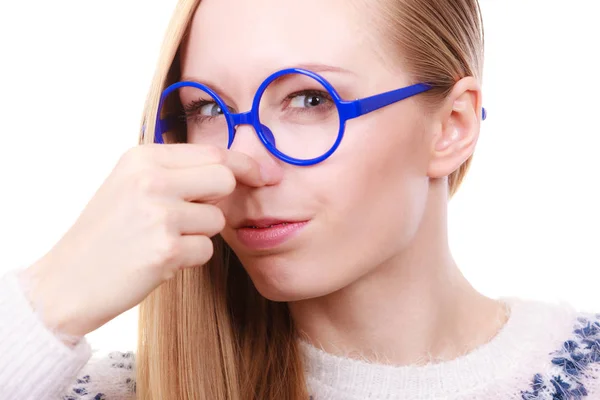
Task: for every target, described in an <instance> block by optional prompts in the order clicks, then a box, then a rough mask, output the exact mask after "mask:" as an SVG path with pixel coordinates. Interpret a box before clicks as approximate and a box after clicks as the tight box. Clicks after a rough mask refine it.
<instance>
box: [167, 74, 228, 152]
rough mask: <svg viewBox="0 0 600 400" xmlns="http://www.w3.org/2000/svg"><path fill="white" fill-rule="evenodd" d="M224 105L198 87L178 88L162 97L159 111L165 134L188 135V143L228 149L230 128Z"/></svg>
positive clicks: (186, 138) (186, 136)
mask: <svg viewBox="0 0 600 400" xmlns="http://www.w3.org/2000/svg"><path fill="white" fill-rule="evenodd" d="M224 107H226V105H225V104H223V103H222V102H221V101H219V100H218V99H217V98H216V97H213V96H212V95H211V94H210V93H209V92H207V91H205V90H202V89H200V88H198V87H195V86H191V85H188V86H183V87H180V88H179V89H175V90H173V91H172V92H170V93H169V94H168V95H167V96H166V97H164V98H163V106H162V110H161V111H160V115H161V118H162V121H163V122H162V123H161V125H162V128H163V134H167V135H169V134H175V135H177V137H179V135H181V134H182V133H183V134H185V137H184V138H185V140H186V141H187V142H188V143H200V144H208V145H213V146H218V147H222V148H227V145H228V143H229V128H228V125H227V119H226V117H225V114H224V112H225V110H224Z"/></svg>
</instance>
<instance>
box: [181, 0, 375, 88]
mask: <svg viewBox="0 0 600 400" xmlns="http://www.w3.org/2000/svg"><path fill="white" fill-rule="evenodd" d="M365 3H367V2H364V1H362V0H202V1H201V3H200V6H199V7H198V10H197V11H196V13H195V15H194V18H193V21H192V26H191V30H190V35H189V37H188V39H187V45H186V48H185V58H184V63H183V71H182V72H183V75H185V76H191V77H200V78H201V77H203V76H208V77H210V78H211V79H219V78H223V79H226V80H227V79H233V78H234V76H232V75H235V76H237V77H238V78H239V77H240V75H244V74H247V75H249V76H247V77H246V78H247V79H253V78H254V77H256V76H259V75H260V77H261V78H262V79H264V78H265V77H266V76H267V75H268V74H270V73H272V72H274V71H276V70H278V69H281V68H285V67H293V66H296V65H299V64H310V63H319V64H328V65H332V66H336V67H342V68H346V69H350V70H352V71H355V72H357V71H360V70H361V68H363V69H364V68H366V67H368V65H369V64H370V63H372V62H373V60H374V58H376V57H377V47H378V46H377V45H376V44H377V39H376V34H375V29H373V28H372V21H373V19H374V18H373V16H374V12H375V11H373V9H374V8H375V7H374V6H373V3H374V2H370V3H371V6H367V5H366V4H365Z"/></svg>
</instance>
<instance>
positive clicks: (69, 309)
mask: <svg viewBox="0 0 600 400" xmlns="http://www.w3.org/2000/svg"><path fill="white" fill-rule="evenodd" d="M236 182H239V183H242V184H244V185H248V186H254V187H259V186H262V185H264V184H265V181H264V179H263V178H262V177H261V172H260V167H259V165H258V163H257V162H256V161H254V160H253V159H252V158H250V157H249V156H247V155H245V154H243V153H238V152H234V151H230V150H224V149H218V148H215V147H207V146H202V145H198V144H160V145H159V144H149V145H142V146H138V147H135V148H133V149H131V150H130V151H128V152H127V153H126V154H125V155H124V156H123V157H122V158H121V159H120V160H119V162H118V163H117V165H116V167H115V168H114V170H113V171H112V172H111V174H110V175H109V177H108V178H107V179H106V181H105V182H104V183H103V184H102V186H101V187H100V189H99V190H98V191H97V192H96V194H95V195H94V197H93V198H92V200H91V201H90V202H89V203H88V204H87V205H86V207H85V209H84V210H83V212H82V214H81V215H80V217H79V219H78V220H77V221H76V223H75V224H74V225H73V226H72V227H71V229H70V230H69V231H68V232H67V233H66V234H65V236H64V237H63V238H62V239H61V240H60V241H59V242H58V243H57V244H56V246H54V248H52V249H51V250H50V251H49V252H48V253H47V254H46V255H45V256H44V257H42V258H41V259H40V260H39V261H37V262H36V263H35V264H34V265H32V266H31V267H29V268H28V269H26V270H25V271H23V279H25V280H26V281H27V282H28V286H29V288H30V290H29V293H28V297H29V299H30V301H31V303H32V305H33V307H34V308H36V310H37V311H38V312H39V313H40V314H41V316H42V319H43V321H44V322H45V323H46V325H47V326H48V327H50V328H51V329H53V330H56V331H58V332H61V333H64V334H66V335H75V336H83V335H85V334H87V333H89V332H92V331H94V330H95V329H97V328H99V327H100V326H102V325H103V324H105V323H106V322H108V321H110V320H111V319H113V318H115V317H116V316H118V315H120V314H121V313H123V312H125V311H127V310H129V309H130V308H132V307H134V306H136V305H137V304H139V303H140V302H141V301H142V300H143V299H144V298H145V297H146V296H147V295H148V294H149V293H150V292H152V290H154V289H155V288H156V287H158V286H159V285H160V284H161V283H163V282H165V281H166V280H168V279H171V278H172V277H173V276H174V275H175V274H176V272H177V271H178V270H180V269H182V268H192V267H199V266H202V265H204V264H205V263H206V262H207V261H208V260H209V259H210V257H211V256H212V254H213V247H212V242H211V240H210V237H211V236H214V235H216V234H218V233H219V232H220V231H221V230H222V229H223V227H224V226H225V218H224V216H223V213H222V212H221V210H220V209H219V208H218V207H217V206H215V203H216V202H217V201H218V200H220V199H222V198H223V197H226V196H227V195H229V194H230V193H231V192H232V191H233V190H234V188H235V186H236Z"/></svg>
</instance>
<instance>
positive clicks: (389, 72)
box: [182, 0, 431, 301]
mask: <svg viewBox="0 0 600 400" xmlns="http://www.w3.org/2000/svg"><path fill="white" fill-rule="evenodd" d="M367 3H368V2H365V1H360V0H327V1H323V0H302V1H285V2H283V3H282V2H281V0H255V1H242V0H203V1H202V2H201V4H200V6H199V8H198V10H197V12H196V15H195V17H194V20H193V24H192V28H191V33H190V36H189V38H188V41H187V45H186V48H185V52H184V57H183V61H182V76H183V77H184V79H188V80H195V81H199V82H203V83H205V84H207V85H208V86H210V87H211V88H213V89H215V90H217V92H218V93H219V94H220V95H221V97H222V98H223V99H225V100H226V102H227V103H228V105H230V106H231V107H232V108H235V110H236V111H237V112H244V111H248V110H250V108H251V106H252V100H253V97H254V94H255V92H256V90H257V88H258V86H259V85H260V84H261V83H262V81H263V80H264V79H265V78H266V77H267V76H268V75H270V74H271V73H273V72H275V71H278V70H280V69H283V68H288V67H304V68H306V69H310V70H312V71H314V72H317V73H319V74H321V75H322V76H323V77H325V78H326V79H327V80H328V81H329V82H330V83H331V84H332V85H333V86H334V87H335V88H336V89H337V91H338V92H339V94H340V95H341V97H342V98H344V99H346V100H353V99H356V98H362V97H367V96H370V95H374V94H378V93H382V92H385V91H388V90H393V89H397V88H400V87H404V86H407V85H409V84H410V83H412V82H409V81H408V77H407V76H406V75H405V74H403V72H402V70H401V69H400V66H399V65H396V62H395V61H393V60H394V57H397V55H396V54H394V55H388V54H390V50H389V49H388V48H385V45H384V43H385V41H384V39H383V37H381V38H380V37H379V34H380V33H379V31H378V30H377V29H375V28H374V26H377V25H378V20H377V14H376V13H377V12H376V11H375V10H374V8H375V7H374V6H373V5H369V4H367ZM390 49H391V47H390ZM308 89H310V88H308ZM428 129H429V128H428V126H427V123H426V119H425V118H424V110H423V109H422V108H421V106H420V105H419V104H418V103H417V102H416V101H415V100H414V99H413V98H409V99H407V100H404V101H401V102H399V103H396V104H393V105H391V106H388V107H385V108H383V109H381V110H378V111H375V112H372V113H370V114H367V115H364V116H362V117H359V118H357V119H353V120H350V121H348V122H347V124H346V131H345V134H344V139H343V140H342V142H341V144H340V146H339V148H338V149H337V151H336V152H335V153H334V154H333V155H332V156H331V157H329V158H328V159H327V160H325V161H324V162H322V163H319V164H316V165H314V166H310V167H300V166H294V165H290V164H286V163H284V162H282V161H280V160H278V159H277V158H275V157H274V156H273V155H271V154H270V153H269V152H268V151H267V149H266V148H264V146H263V145H262V144H261V142H260V141H259V139H258V137H257V135H256V133H255V132H254V130H253V128H252V127H251V126H249V125H242V126H239V127H238V129H237V134H236V137H235V141H234V142H233V145H232V147H231V149H232V150H234V151H238V152H243V153H246V154H248V155H250V156H251V157H252V158H254V159H255V160H256V161H257V162H258V163H259V164H260V165H261V167H262V168H263V169H265V170H267V171H269V172H270V174H271V176H277V179H275V180H272V181H271V184H270V185H267V186H264V187H260V188H250V187H246V186H242V185H238V187H237V188H236V190H235V192H234V193H233V194H232V195H231V196H229V197H228V198H227V199H225V200H223V201H222V202H220V203H219V207H221V208H222V210H223V212H224V214H225V217H226V220H227V226H226V228H225V230H224V231H223V232H222V236H223V238H224V239H225V240H226V242H227V243H228V244H229V245H230V246H231V248H232V249H233V250H234V251H235V253H236V254H237V255H238V257H239V259H240V260H241V261H242V263H243V265H244V267H245V268H246V270H247V271H248V273H249V275H250V277H251V278H252V280H253V282H254V284H255V285H256V287H257V289H258V290H259V291H260V292H261V293H262V294H263V295H264V296H265V297H267V298H270V299H272V300H283V301H293V300H300V299H306V298H311V297H317V296H323V295H326V294H328V293H331V292H333V291H336V290H338V289H341V288H343V287H344V286H347V285H349V284H351V283H352V282H354V281H356V280H358V279H359V278H361V276H364V275H365V274H367V273H369V272H371V271H373V270H374V269H375V268H377V266H378V265H381V264H382V263H384V262H386V261H387V260H389V259H390V258H392V257H394V256H395V255H397V254H398V253H400V252H401V251H402V249H403V248H404V247H406V246H407V244H408V242H409V241H410V240H411V238H412V237H413V236H414V234H415V231H416V229H417V228H418V225H419V224H420V220H421V216H422V215H423V210H424V206H425V203H426V197H427V192H428V187H429V186H428V185H429V179H428V177H427V168H428V158H429V154H430V151H431V145H430V143H431V137H430V135H429V134H428V132H427V130H428ZM188 140H189V141H190V142H192V143H193V142H198V141H200V138H199V137H197V135H195V134H193V133H191V134H190V133H188ZM279 222H288V224H279ZM291 222H301V223H296V224H294V223H291ZM256 226H259V228H257V227H256ZM269 226H270V227H269Z"/></svg>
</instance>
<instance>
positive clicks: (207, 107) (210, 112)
mask: <svg viewBox="0 0 600 400" xmlns="http://www.w3.org/2000/svg"><path fill="white" fill-rule="evenodd" d="M199 111H200V115H202V116H206V117H216V116H217V115H221V114H223V110H222V109H221V106H219V105H218V104H217V103H206V104H204V105H203V106H202V107H200V110H199Z"/></svg>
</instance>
